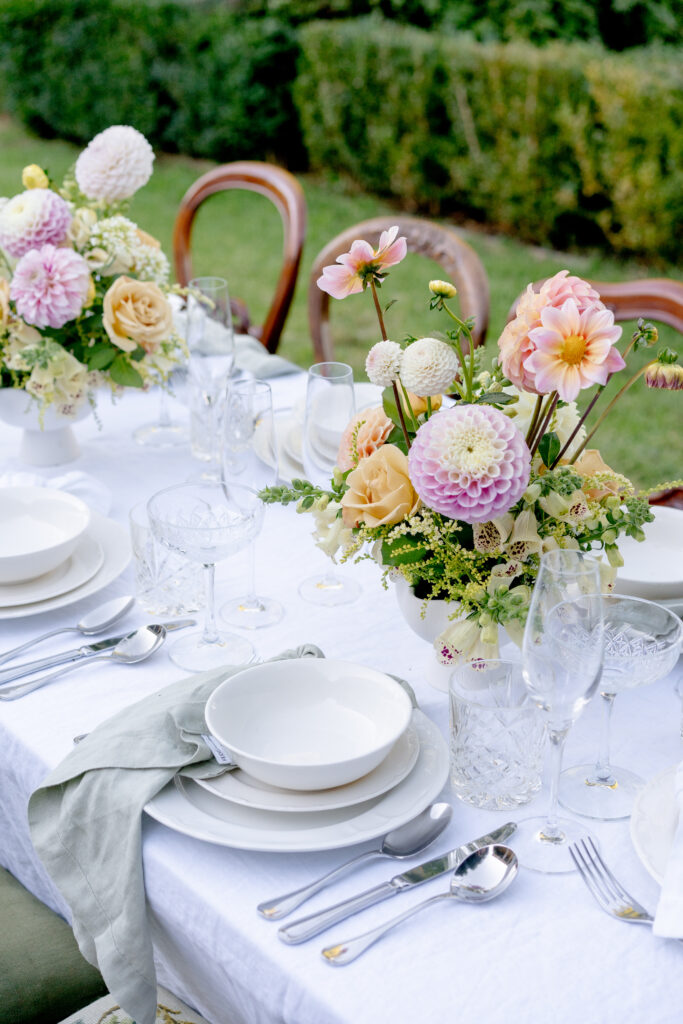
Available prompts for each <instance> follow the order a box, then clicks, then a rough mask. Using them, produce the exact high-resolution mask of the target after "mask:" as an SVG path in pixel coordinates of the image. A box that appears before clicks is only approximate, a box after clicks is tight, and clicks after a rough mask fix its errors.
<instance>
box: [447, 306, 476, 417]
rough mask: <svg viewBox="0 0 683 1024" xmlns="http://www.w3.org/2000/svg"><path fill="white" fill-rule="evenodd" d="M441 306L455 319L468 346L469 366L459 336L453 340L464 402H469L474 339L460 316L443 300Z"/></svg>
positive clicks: (472, 379) (472, 371) (472, 372)
mask: <svg viewBox="0 0 683 1024" xmlns="http://www.w3.org/2000/svg"><path fill="white" fill-rule="evenodd" d="M441 308H442V309H445V311H446V312H447V313H448V315H449V317H450V318H451V320H453V321H455V323H456V324H457V325H458V327H459V328H460V330H461V331H462V333H463V334H464V335H465V337H466V338H467V344H468V346H469V366H468V364H467V363H466V362H465V356H464V353H463V350H462V345H461V344H460V339H459V338H458V339H456V341H455V349H456V352H457V353H458V359H459V360H460V366H461V368H462V375H463V378H464V380H465V387H466V394H465V396H464V400H465V401H466V402H471V401H472V383H473V381H474V341H473V340H472V332H471V330H470V329H469V327H468V326H467V324H466V323H464V322H463V321H462V320H461V319H460V317H458V316H456V315H455V313H454V312H453V311H452V310H451V309H449V308H448V306H447V305H446V303H445V302H443V303H442V304H441Z"/></svg>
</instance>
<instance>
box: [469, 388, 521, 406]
mask: <svg viewBox="0 0 683 1024" xmlns="http://www.w3.org/2000/svg"><path fill="white" fill-rule="evenodd" d="M517 401H518V398H517V395H508V394H507V393H506V392H505V391H489V392H487V393H486V394H485V395H479V398H475V400H474V404H475V405H510V403H511V402H517Z"/></svg>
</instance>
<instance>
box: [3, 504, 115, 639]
mask: <svg viewBox="0 0 683 1024" xmlns="http://www.w3.org/2000/svg"><path fill="white" fill-rule="evenodd" d="M87 536H88V537H91V538H92V540H93V541H94V542H95V543H96V544H98V545H99V546H100V548H101V549H102V555H103V561H102V565H101V566H100V568H99V569H98V570H97V572H96V573H95V574H94V576H91V578H90V579H89V580H87V581H86V582H84V583H82V584H81V585H80V586H78V587H74V589H73V590H69V591H68V593H64V594H58V595H57V596H56V597H49V598H46V599H45V600H41V601H33V602H32V603H31V604H21V605H10V606H8V607H5V608H0V620H2V619H20V618H25V617H26V616H28V615H40V614H42V613H43V612H51V611H56V610H57V609H58V608H66V607H67V605H70V604H75V602H76V601H80V600H82V599H83V598H84V597H91V596H92V594H97V593H98V591H100V590H102V589H103V588H104V587H106V586H108V585H109V584H110V583H111V582H112V580H115V579H116V578H117V577H118V576H120V575H121V573H122V572H123V570H124V569H125V568H126V567H127V565H128V563H129V562H130V560H131V554H132V553H131V547H130V539H129V537H128V530H126V529H125V528H124V527H123V526H121V525H120V524H119V523H117V522H115V521H114V520H113V519H106V518H105V517H104V516H101V515H99V513H97V512H92V513H91V519H90V526H89V527H88V531H87Z"/></svg>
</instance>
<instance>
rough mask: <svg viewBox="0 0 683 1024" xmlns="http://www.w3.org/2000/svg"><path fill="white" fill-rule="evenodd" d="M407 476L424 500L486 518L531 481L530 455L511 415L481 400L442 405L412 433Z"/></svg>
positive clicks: (455, 513)
mask: <svg viewBox="0 0 683 1024" xmlns="http://www.w3.org/2000/svg"><path fill="white" fill-rule="evenodd" d="M408 462H409V467H410V478H411V480H412V482H413V486H414V487H415V490H416V491H417V493H418V494H419V496H420V498H421V499H422V501H423V502H424V503H425V505H428V506H429V508H432V509H434V511H435V512H441V514H442V515H445V516H448V517H449V518H450V519H462V520H463V521H464V522H466V523H485V522H487V521H488V520H489V519H495V518H496V517H497V516H500V515H502V514H503V513H504V512H507V510H508V509H509V508H511V507H512V505H514V503H515V502H516V501H518V500H519V498H521V496H522V494H523V493H524V491H525V490H526V487H527V484H528V482H529V469H530V464H531V456H530V454H529V449H528V448H527V446H526V444H525V443H524V438H523V437H522V435H521V434H520V432H519V430H518V429H517V427H515V425H514V424H513V423H512V421H511V420H510V419H509V417H507V416H505V415H504V414H503V413H502V412H499V410H498V409H492V408H490V407H489V406H485V405H460V406H455V408H452V409H442V410H441V412H438V413H437V414H436V415H435V416H432V417H431V419H429V420H427V422H426V423H424V424H423V425H422V426H421V427H420V429H419V430H418V432H417V434H416V435H415V440H414V441H413V443H412V445H411V448H410V451H409V453H408Z"/></svg>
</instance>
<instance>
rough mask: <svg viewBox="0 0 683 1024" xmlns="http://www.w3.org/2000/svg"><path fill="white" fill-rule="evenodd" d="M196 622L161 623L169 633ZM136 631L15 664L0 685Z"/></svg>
mask: <svg viewBox="0 0 683 1024" xmlns="http://www.w3.org/2000/svg"><path fill="white" fill-rule="evenodd" d="M195 623H196V620H195V619H176V620H174V621H173V622H166V623H161V625H163V626H164V628H165V630H166V632H167V633H168V632H169V631H170V630H173V629H184V628H185V627H186V626H194V625H195ZM134 632H135V630H128V632H127V633H122V634H121V635H120V636H112V637H108V638H107V639H106V640H98V641H97V643H94V644H82V645H81V646H80V647H75V648H73V649H72V650H70V651H62V653H61V654H52V655H50V656H49V657H47V658H37V659H35V660H34V661H25V662H23V663H22V664H21V665H14V666H13V667H12V668H6V669H4V670H0V685H1V684H2V683H12V682H14V680H15V679H22V678H23V677H24V676H30V675H33V673H34V672H39V671H40V669H43V668H53V667H54V666H55V665H69V664H72V663H74V662H77V661H82V660H83V659H84V658H92V657H94V656H95V655H96V654H102V652H103V651H108V650H110V649H111V648H112V647H116V645H117V644H120V643H121V641H122V640H125V639H126V637H129V636H131V635H132V633H134Z"/></svg>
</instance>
